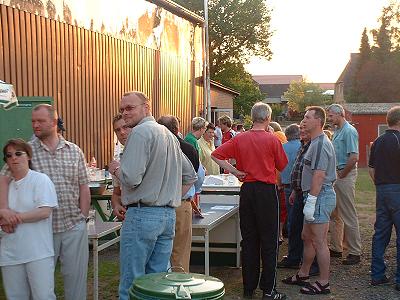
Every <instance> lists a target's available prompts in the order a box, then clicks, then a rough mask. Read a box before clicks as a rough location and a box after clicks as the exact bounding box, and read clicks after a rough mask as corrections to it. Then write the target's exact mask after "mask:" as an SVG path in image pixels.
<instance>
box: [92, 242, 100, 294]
mask: <svg viewBox="0 0 400 300" xmlns="http://www.w3.org/2000/svg"><path fill="white" fill-rule="evenodd" d="M98 246H99V241H98V240H97V239H93V299H94V300H98V299H99V252H98Z"/></svg>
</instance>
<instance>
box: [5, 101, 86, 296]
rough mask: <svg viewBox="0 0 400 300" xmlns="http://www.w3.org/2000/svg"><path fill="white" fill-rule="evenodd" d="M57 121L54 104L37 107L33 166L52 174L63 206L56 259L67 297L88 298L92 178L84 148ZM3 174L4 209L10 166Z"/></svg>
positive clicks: (56, 227) (56, 228) (57, 220)
mask: <svg viewBox="0 0 400 300" xmlns="http://www.w3.org/2000/svg"><path fill="white" fill-rule="evenodd" d="M57 120H58V115H57V111H56V110H55V109H54V107H52V106H51V105H48V104H39V105H37V106H35V107H34V108H33V111H32V128H33V132H34V134H35V136H36V137H37V138H36V139H33V140H31V141H30V142H29V143H30V145H31V146H32V151H33V156H32V166H33V168H34V169H35V170H36V171H39V172H42V173H45V174H46V175H47V176H49V177H50V179H51V181H52V182H53V183H54V185H55V187H56V192H57V198H58V205H59V206H58V207H57V208H54V209H53V239H54V254H55V255H54V258H55V262H57V260H58V258H60V262H61V273H62V274H63V279H64V295H65V299H67V300H80V299H86V288H87V283H86V280H87V268H88V258H89V247H88V235H87V230H86V222H85V219H86V217H87V216H88V213H89V206H90V191H89V186H88V182H89V178H88V174H87V170H86V163H85V157H84V155H83V153H82V150H81V149H80V148H79V147H78V146H77V145H75V144H73V143H71V142H69V141H66V140H65V139H64V138H63V137H62V135H59V134H58V133H57ZM0 174H1V175H0V190H1V191H2V193H1V195H0V208H7V207H8V203H7V195H6V194H7V193H6V192H3V191H7V190H8V184H9V182H10V177H9V176H10V173H9V171H8V168H7V167H4V168H3V169H2V171H1V173H0ZM17 226H18V225H17ZM4 229H5V230H7V231H9V230H11V229H10V228H4Z"/></svg>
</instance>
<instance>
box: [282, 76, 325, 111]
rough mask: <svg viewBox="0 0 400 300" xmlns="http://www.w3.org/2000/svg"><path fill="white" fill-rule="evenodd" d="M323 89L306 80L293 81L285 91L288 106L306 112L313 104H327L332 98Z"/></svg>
mask: <svg viewBox="0 0 400 300" xmlns="http://www.w3.org/2000/svg"><path fill="white" fill-rule="evenodd" d="M323 92H324V91H323V90H322V89H321V88H320V87H319V86H318V85H316V84H314V83H311V82H306V81H305V80H303V81H300V82H295V81H293V82H292V83H291V84H290V86H289V89H288V90H287V91H286V92H285V94H284V97H285V99H286V100H288V106H289V108H290V109H291V110H293V111H296V112H299V113H301V112H304V111H305V110H306V108H307V107H308V106H311V105H327V104H330V103H332V98H331V97H330V96H328V95H324V94H323Z"/></svg>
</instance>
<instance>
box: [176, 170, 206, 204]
mask: <svg viewBox="0 0 400 300" xmlns="http://www.w3.org/2000/svg"><path fill="white" fill-rule="evenodd" d="M205 176H206V172H205V171H204V167H203V166H202V164H201V163H200V165H199V170H198V171H197V180H196V181H195V183H194V184H193V185H192V186H191V187H190V189H189V190H188V191H187V192H186V194H185V196H183V197H182V199H187V198H192V197H193V196H194V194H199V193H200V192H201V186H202V185H203V181H204V178H205Z"/></svg>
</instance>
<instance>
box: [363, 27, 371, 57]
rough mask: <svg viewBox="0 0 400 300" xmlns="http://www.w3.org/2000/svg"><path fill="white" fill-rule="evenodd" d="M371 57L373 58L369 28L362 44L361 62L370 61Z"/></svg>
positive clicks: (364, 34)
mask: <svg viewBox="0 0 400 300" xmlns="http://www.w3.org/2000/svg"><path fill="white" fill-rule="evenodd" d="M370 57H371V46H370V44H369V38H368V34H367V28H364V31H363V33H362V36H361V44H360V61H362V62H364V61H368V60H369V59H370Z"/></svg>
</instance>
